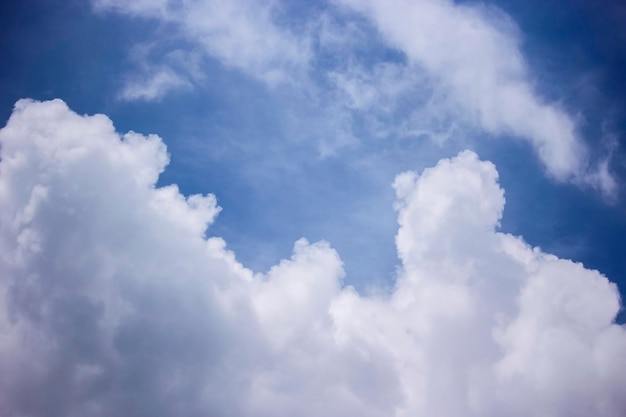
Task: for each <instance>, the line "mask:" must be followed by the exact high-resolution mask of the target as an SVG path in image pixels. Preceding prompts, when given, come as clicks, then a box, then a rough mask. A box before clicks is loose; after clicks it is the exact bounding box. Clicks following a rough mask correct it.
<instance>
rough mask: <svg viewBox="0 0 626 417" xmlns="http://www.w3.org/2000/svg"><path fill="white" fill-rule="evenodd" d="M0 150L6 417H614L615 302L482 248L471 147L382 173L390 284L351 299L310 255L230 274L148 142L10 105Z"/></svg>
mask: <svg viewBox="0 0 626 417" xmlns="http://www.w3.org/2000/svg"><path fill="white" fill-rule="evenodd" d="M0 143H1V146H2V148H1V151H2V153H1V156H2V160H1V162H0V332H1V333H2V337H1V338H0V414H2V415H6V416H111V415H126V416H172V415H185V416H206V415H215V416H227V415H241V416H253V415H254V416H276V415H295V416H319V415H343V416H388V415H395V416H413V415H426V416H448V415H455V416H502V415H507V416H526V415H550V416H589V415H596V416H622V415H624V414H625V413H626V400H625V398H626V388H625V387H626V376H625V375H626V334H625V333H624V328H623V327H622V326H620V325H617V324H615V323H614V322H613V320H614V318H615V315H616V313H617V312H618V310H619V308H620V300H619V293H618V290H617V288H616V287H615V285H614V284H612V283H610V282H609V281H608V280H607V279H606V278H605V277H604V276H603V275H601V274H600V273H599V272H597V271H592V270H587V269H585V268H584V267H583V266H582V265H581V264H578V263H574V262H572V261H569V260H563V259H558V258H557V257H555V256H552V255H549V254H545V253H542V252H541V251H540V250H539V249H538V248H531V247H530V246H528V245H527V244H526V243H525V242H524V241H523V240H522V239H521V238H518V237H514V236H511V235H507V234H503V233H500V232H497V231H496V228H497V226H498V222H499V219H500V217H501V215H502V209H503V207H504V192H503V190H502V189H501V188H500V187H499V185H498V175H497V171H496V169H495V167H494V166H493V164H491V163H489V162H484V161H480V160H479V159H478V157H477V156H476V155H475V154H474V153H472V152H469V151H465V152H462V153H461V154H459V155H458V156H456V157H455V158H452V159H444V160H442V161H440V162H439V163H438V164H437V165H436V166H435V167H432V168H429V169H426V170H425V171H424V172H423V173H421V174H417V173H411V172H409V173H404V174H401V175H399V176H398V177H397V179H396V181H395V183H394V187H395V189H396V192H397V195H398V202H397V205H396V209H397V210H398V219H399V220H398V221H399V231H398V234H397V237H396V243H397V248H398V254H399V257H400V260H401V265H400V267H399V268H398V273H397V280H396V284H395V287H394V288H393V289H392V290H391V291H390V292H388V293H387V292H380V293H372V294H369V295H364V294H360V293H358V292H357V291H356V290H354V289H353V288H351V287H348V286H345V285H343V284H342V278H343V268H342V262H341V259H340V258H339V256H338V254H337V253H336V252H335V251H334V250H333V249H332V248H331V247H330V246H329V245H328V244H327V243H324V242H318V243H313V244H311V243H309V242H307V241H306V240H304V239H302V240H299V241H298V242H296V244H295V246H294V252H293V256H292V257H291V259H288V260H284V261H282V262H280V263H279V264H278V265H276V266H274V267H273V268H271V269H270V270H269V271H268V272H267V273H265V274H259V273H253V272H252V271H250V270H248V269H247V268H245V267H244V266H242V265H241V264H239V263H238V262H237V261H236V258H235V256H234V254H233V253H231V252H230V251H228V250H227V249H226V247H225V243H224V241H223V240H221V239H219V238H207V237H206V235H205V232H206V228H207V227H208V226H209V225H210V224H211V223H212V222H213V220H214V218H215V216H216V215H217V214H218V212H219V208H218V207H217V205H216V200H215V198H214V197H213V196H212V195H205V196H203V195H194V196H190V197H184V196H183V195H181V194H180V192H179V191H178V189H177V188H176V186H167V187H156V185H155V184H156V181H157V179H158V175H159V174H160V173H161V172H162V171H163V169H164V168H165V166H166V164H167V162H168V156H167V153H166V149H165V146H164V145H163V143H162V142H161V140H160V139H159V138H158V137H156V136H142V135H139V134H136V133H132V132H131V133H127V134H125V135H121V136H120V135H119V134H117V133H116V132H115V130H114V127H113V125H112V123H111V121H110V120H109V119H108V118H107V117H106V116H103V115H96V116H80V115H77V114H75V113H74V112H72V111H71V110H70V109H68V108H67V106H66V105H65V103H63V102H62V101H60V100H55V101H50V102H43V103H41V102H34V101H28V100H22V101H20V102H18V103H17V104H16V107H15V110H14V112H13V115H12V116H11V118H10V120H9V121H8V123H7V126H6V127H5V128H3V129H2V130H1V131H0Z"/></svg>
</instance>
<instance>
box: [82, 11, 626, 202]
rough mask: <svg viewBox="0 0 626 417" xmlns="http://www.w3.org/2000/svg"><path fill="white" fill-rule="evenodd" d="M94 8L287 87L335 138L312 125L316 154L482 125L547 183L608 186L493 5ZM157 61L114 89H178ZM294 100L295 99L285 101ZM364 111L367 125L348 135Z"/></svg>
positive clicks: (157, 94) (293, 109)
mask: <svg viewBox="0 0 626 417" xmlns="http://www.w3.org/2000/svg"><path fill="white" fill-rule="evenodd" d="M94 5H95V8H96V10H99V11H103V12H104V11H114V12H117V13H121V14H124V15H128V16H132V17H139V18H144V19H156V20H157V21H160V22H161V23H163V24H165V25H169V26H170V27H174V28H175V31H176V32H177V33H178V34H180V35H181V36H182V38H184V39H186V41H188V42H190V43H191V44H192V45H194V48H195V49H198V50H201V51H202V53H203V54H205V56H206V57H211V58H212V59H217V60H218V61H219V62H221V63H222V64H223V65H224V66H225V67H226V68H233V69H236V70H237V71H241V72H243V73H245V74H247V75H249V76H250V77H252V78H254V79H258V80H261V81H263V82H264V83H266V84H267V85H269V86H272V87H276V86H278V85H281V86H283V87H285V88H286V89H287V90H290V91H291V92H290V93H288V94H283V93H279V94H278V96H279V97H280V100H283V101H282V105H284V107H285V108H289V113H292V114H294V117H296V118H298V119H302V120H306V119H307V118H310V117H313V118H316V116H315V114H317V115H318V116H319V117H320V118H324V119H326V120H329V121H331V122H332V123H331V124H332V125H334V126H335V128H334V129H333V131H335V132H336V133H337V134H336V135H335V136H336V138H332V137H331V138H329V137H321V136H324V135H326V136H328V135H327V134H326V133H325V132H318V133H316V134H317V136H319V137H317V138H316V140H317V142H318V143H319V149H320V152H321V154H322V155H333V154H335V153H336V151H337V150H338V149H341V148H342V147H345V146H346V144H354V143H356V142H357V141H355V140H354V138H355V136H359V140H361V141H366V140H368V136H373V137H380V136H388V137H402V136H424V137H429V138H431V139H434V140H435V141H438V142H441V141H444V140H446V138H449V137H451V136H454V135H455V134H458V133H459V132H461V131H462V130H467V131H472V134H471V135H469V136H474V137H475V136H479V133H480V132H486V133H487V134H489V135H492V136H501V137H519V138H523V139H525V140H526V141H527V142H528V143H529V144H530V145H531V146H532V147H533V148H534V149H535V151H536V153H537V155H538V157H539V158H540V160H541V161H542V162H543V164H544V166H545V168H546V171H547V173H548V174H549V175H550V176H551V177H552V178H554V179H556V180H558V181H565V182H568V181H570V182H574V183H577V184H579V185H585V186H588V185H590V186H592V187H594V188H597V189H599V190H601V191H602V192H603V193H604V194H605V195H606V196H611V195H613V194H614V193H615V190H616V183H615V180H614V179H613V177H612V175H611V174H610V171H609V170H608V169H607V167H608V166H609V162H610V161H609V159H608V156H607V155H605V156H600V157H598V156H597V155H591V153H590V152H589V150H588V148H587V144H586V142H585V141H584V140H583V138H581V134H580V128H579V126H578V125H577V120H576V118H575V117H574V116H572V114H571V113H569V112H568V110H567V109H565V108H564V107H563V106H562V105H561V104H560V103H558V102H550V101H548V100H547V99H546V98H545V97H543V96H542V94H541V86H539V85H537V83H536V82H535V80H534V76H533V73H532V71H531V70H530V69H529V68H528V66H527V64H526V61H525V59H524V56H523V55H522V52H521V49H520V44H521V42H522V35H521V33H520V31H519V29H518V28H517V27H516V25H515V23H514V22H513V21H512V20H511V19H510V18H509V17H508V16H507V15H506V14H505V13H504V12H502V11H500V10H498V9H495V8H492V7H487V6H484V5H480V4H456V3H454V2H451V1H444V0H419V1H405V0H393V1H389V2H379V1H370V0H345V1H344V0H342V1H337V2H334V3H332V4H330V5H327V6H325V7H324V8H322V9H320V10H316V12H315V13H311V14H310V15H306V14H305V15H304V16H298V18H299V20H298V21H299V22H300V23H299V24H298V25H295V24H289V21H290V18H289V16H286V13H287V12H286V11H285V9H286V7H285V5H284V4H282V3H280V2H278V1H259V2H254V1H253V2H247V1H234V2H233V1H221V0H202V1H193V2H191V1H183V2H171V1H161V2H158V1H157V2H132V3H128V2H121V1H117V0H97V1H94ZM363 16H364V17H366V19H367V21H369V25H370V26H368V23H367V22H366V21H364V20H363ZM372 46H376V47H377V48H378V52H372V51H373V50H374V49H376V48H372ZM364 51H367V52H364ZM383 52H384V53H383ZM157 68H158V69H157V70H156V71H153V72H150V73H148V74H147V75H146V81H143V82H140V83H137V82H132V83H131V84H130V85H127V86H126V87H125V89H124V90H123V91H122V93H121V96H122V97H124V98H126V99H144V100H150V99H160V98H161V97H162V96H163V95H164V94H166V93H167V92H168V91H172V90H174V89H175V88H188V87H189V82H188V78H186V75H185V74H184V71H183V73H178V74H177V75H176V74H175V73H174V72H172V69H171V68H170V67H168V68H167V69H163V68H160V67H157ZM199 69H200V70H199V72H202V69H201V66H200V67H199ZM185 80H187V81H185ZM294 97H299V98H298V99H297V100H295V101H285V100H292V99H293V98H294ZM302 98H308V99H310V101H311V102H312V103H313V104H314V106H313V107H315V110H314V111H313V113H311V108H312V105H311V104H307V105H305V106H300V105H298V100H300V102H302ZM433 104H435V105H434V106H433ZM573 111H576V109H573ZM365 113H367V114H366V116H365V122H366V123H367V129H366V130H367V133H366V134H363V133H362V132H355V131H356V130H359V127H360V126H361V125H362V123H363V120H364V119H363V114H365ZM286 124H287V125H288V123H286ZM461 129H462V130H461ZM305 130H308V131H310V132H313V133H315V132H316V131H317V130H318V129H315V128H314V127H313V126H311V127H310V128H307V129H302V130H301V131H302V132H304V131H305ZM297 134H298V133H297V132H288V133H287V136H293V135H297ZM305 136H311V134H308V135H305Z"/></svg>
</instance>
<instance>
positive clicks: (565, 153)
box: [338, 0, 615, 194]
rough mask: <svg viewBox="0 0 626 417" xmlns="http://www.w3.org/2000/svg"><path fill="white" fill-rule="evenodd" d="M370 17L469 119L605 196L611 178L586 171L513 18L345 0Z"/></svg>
mask: <svg viewBox="0 0 626 417" xmlns="http://www.w3.org/2000/svg"><path fill="white" fill-rule="evenodd" d="M338 3H340V4H342V5H345V6H348V7H350V8H352V9H354V10H356V11H358V12H360V13H363V14H365V15H366V16H368V17H369V18H370V19H371V20H372V21H373V23H374V24H375V26H376V27H377V28H378V29H379V31H380V33H381V34H382V36H383V37H384V38H385V39H386V40H387V41H388V42H389V43H390V44H391V45H392V46H394V47H396V48H398V49H399V50H400V51H402V52H403V53H405V54H406V56H407V58H408V59H409V61H410V64H411V65H413V66H414V67H415V68H416V70H417V69H418V68H419V69H424V70H426V71H427V72H428V73H429V74H431V75H432V77H433V78H434V80H435V81H436V82H437V83H438V88H442V89H444V90H445V91H446V92H447V93H449V94H450V96H451V97H450V104H454V105H457V106H460V107H461V108H463V109H464V112H465V113H466V114H467V115H468V116H469V118H470V119H472V120H474V121H476V123H478V124H479V125H480V126H481V127H482V128H483V129H485V130H486V131H488V132H490V133H492V134H495V135H510V134H512V135H515V136H518V137H522V138H524V139H526V140H528V141H529V142H530V143H531V144H532V146H533V147H534V148H535V150H536V151H537V153H538V155H539V157H540V158H541V160H542V162H543V163H544V164H545V166H546V168H547V170H548V172H549V173H550V174H551V175H552V176H553V177H554V178H556V179H558V180H561V181H565V180H574V181H578V182H582V183H591V184H592V185H594V186H597V187H598V188H600V189H602V190H603V192H605V193H606V194H611V193H612V192H613V191H614V190H615V183H614V181H613V179H612V178H611V176H610V175H607V174H606V172H602V173H601V174H600V175H598V174H595V173H594V171H595V168H592V169H591V171H590V168H589V167H588V166H587V164H588V161H587V150H586V147H585V144H584V143H583V142H582V141H581V140H580V138H579V137H578V132H577V126H576V122H575V120H574V119H573V118H572V117H571V116H570V115H568V114H567V113H566V112H565V111H564V110H563V109H562V108H561V107H560V106H559V104H558V103H547V102H546V100H545V99H542V98H541V97H540V96H539V95H538V94H537V93H536V92H535V88H534V85H533V81H532V78H531V76H530V74H529V71H528V69H527V65H526V62H525V60H524V58H523V56H522V53H521V51H520V47H519V44H520V35H519V33H518V30H517V28H516V26H515V24H514V23H513V22H512V21H511V19H510V18H509V17H508V16H507V15H506V14H504V13H503V12H500V11H498V10H496V9H494V8H489V7H486V6H484V5H481V4H469V5H466V4H464V5H460V4H456V3H455V2H453V1H450V0H419V1H408V0H392V1H387V2H380V1H375V0H340V1H338Z"/></svg>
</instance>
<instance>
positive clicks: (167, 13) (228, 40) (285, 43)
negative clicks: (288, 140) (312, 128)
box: [93, 0, 309, 84]
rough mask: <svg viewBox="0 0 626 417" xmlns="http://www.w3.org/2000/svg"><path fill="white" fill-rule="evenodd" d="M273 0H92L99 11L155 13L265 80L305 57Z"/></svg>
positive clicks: (286, 76) (277, 78)
mask: <svg viewBox="0 0 626 417" xmlns="http://www.w3.org/2000/svg"><path fill="white" fill-rule="evenodd" d="M275 3H276V2H274V1H265V0H262V1H247V0H235V1H234V0H200V1H196V0H182V1H170V0H161V1H140V2H127V1H119V0H93V4H94V7H95V9H96V10H98V11H102V12H104V11H115V12H117V13H121V14H126V15H129V16H132V17H139V18H146V19H156V20H158V21H161V22H163V23H166V24H170V25H173V27H175V28H176V29H177V30H178V31H180V33H181V34H182V35H183V37H184V38H186V39H187V40H188V41H190V42H192V43H193V44H194V45H197V46H199V47H200V48H202V49H203V50H204V51H205V52H206V53H207V54H208V55H209V56H212V57H214V58H217V59H219V60H220V61H221V62H222V63H223V64H225V65H226V66H229V67H233V68H236V69H239V70H242V71H244V72H245V73H247V74H249V75H251V76H253V77H257V78H260V79H262V80H264V81H265V82H268V83H269V84H277V83H282V82H286V81H290V80H291V74H290V72H292V71H293V70H294V69H297V68H299V67H301V66H302V65H305V64H306V63H307V61H308V59H309V46H308V44H307V40H306V38H302V39H299V38H298V37H296V36H295V34H294V33H291V31H290V30H289V28H282V27H280V26H279V25H277V24H276V23H275V22H274V14H276V8H277V5H276V4H275Z"/></svg>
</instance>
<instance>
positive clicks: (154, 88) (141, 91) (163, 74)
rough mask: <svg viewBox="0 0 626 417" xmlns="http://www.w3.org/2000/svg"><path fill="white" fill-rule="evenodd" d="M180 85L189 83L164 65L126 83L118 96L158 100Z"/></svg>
mask: <svg viewBox="0 0 626 417" xmlns="http://www.w3.org/2000/svg"><path fill="white" fill-rule="evenodd" d="M182 87H187V88H190V87H191V83H190V82H189V81H188V80H186V79H184V78H182V77H181V76H179V75H178V74H177V73H176V72H174V71H173V70H172V69H171V68H167V67H164V68H160V69H158V70H156V71H155V72H154V73H152V74H148V75H143V76H142V77H140V78H139V77H137V79H135V80H133V81H132V82H128V83H126V85H125V86H124V88H123V89H122V91H120V98H121V99H123V100H148V101H152V100H158V99H161V98H163V96H164V95H165V94H167V93H168V92H169V91H170V90H174V89H179V88H182Z"/></svg>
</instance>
